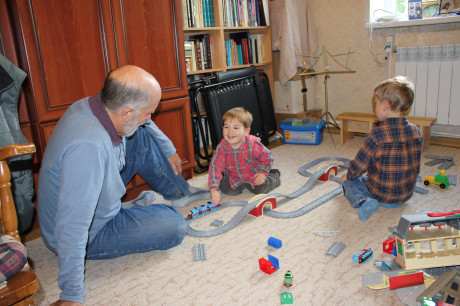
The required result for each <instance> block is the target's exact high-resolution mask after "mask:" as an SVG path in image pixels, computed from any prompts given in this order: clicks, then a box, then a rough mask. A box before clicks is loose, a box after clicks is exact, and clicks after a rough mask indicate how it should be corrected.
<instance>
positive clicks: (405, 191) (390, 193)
mask: <svg viewBox="0 0 460 306" xmlns="http://www.w3.org/2000/svg"><path fill="white" fill-rule="evenodd" d="M422 143H423V138H422V135H421V133H420V131H419V129H418V128H417V127H416V126H415V125H413V124H411V123H409V121H407V118H406V117H400V118H387V119H385V120H384V121H382V122H380V124H379V126H378V127H376V128H374V129H372V130H371V131H370V133H369V135H367V137H366V139H365V140H364V144H363V146H362V147H361V149H360V150H359V152H358V154H357V155H356V157H355V158H354V159H353V160H352V161H351V162H350V167H349V168H348V174H347V179H348V180H353V179H356V178H358V177H360V176H361V175H363V174H364V173H365V172H366V171H367V177H368V180H367V182H366V187H367V189H368V190H369V192H370V193H371V195H372V196H373V197H374V198H375V199H376V200H377V201H379V202H381V203H386V204H403V203H404V202H406V201H407V200H409V199H410V198H411V197H412V194H413V193H414V189H415V182H416V179H417V176H418V174H419V173H420V158H421V154H422Z"/></svg>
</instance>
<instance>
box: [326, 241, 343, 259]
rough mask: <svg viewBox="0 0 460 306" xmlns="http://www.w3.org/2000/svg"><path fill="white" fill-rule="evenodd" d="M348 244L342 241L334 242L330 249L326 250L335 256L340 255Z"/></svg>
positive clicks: (327, 253)
mask: <svg viewBox="0 0 460 306" xmlns="http://www.w3.org/2000/svg"><path fill="white" fill-rule="evenodd" d="M345 247H346V244H345V243H342V242H334V243H333V244H332V245H331V246H330V247H329V249H327V251H326V255H333V256H335V257H337V256H339V254H340V253H342V251H343V249H345Z"/></svg>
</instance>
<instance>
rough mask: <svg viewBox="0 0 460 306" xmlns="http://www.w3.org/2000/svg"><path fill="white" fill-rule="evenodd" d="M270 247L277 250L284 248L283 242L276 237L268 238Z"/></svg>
mask: <svg viewBox="0 0 460 306" xmlns="http://www.w3.org/2000/svg"><path fill="white" fill-rule="evenodd" d="M267 242H268V245H269V246H271V247H273V248H275V249H279V248H281V247H282V246H283V243H282V242H281V240H279V239H277V238H275V237H270V238H268V241H267Z"/></svg>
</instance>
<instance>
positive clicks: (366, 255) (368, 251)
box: [353, 248, 374, 264]
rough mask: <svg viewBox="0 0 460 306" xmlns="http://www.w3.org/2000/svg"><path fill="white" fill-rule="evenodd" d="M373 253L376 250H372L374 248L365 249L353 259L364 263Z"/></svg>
mask: <svg viewBox="0 0 460 306" xmlns="http://www.w3.org/2000/svg"><path fill="white" fill-rule="evenodd" d="M372 255H374V251H372V249H370V248H369V249H364V250H362V251H361V252H359V253H358V254H355V255H353V261H356V262H357V263H360V264H362V263H365V262H366V261H368V260H369V259H370V258H371V257H372Z"/></svg>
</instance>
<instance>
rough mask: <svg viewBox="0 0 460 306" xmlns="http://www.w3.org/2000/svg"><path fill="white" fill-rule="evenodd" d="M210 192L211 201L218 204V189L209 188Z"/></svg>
mask: <svg viewBox="0 0 460 306" xmlns="http://www.w3.org/2000/svg"><path fill="white" fill-rule="evenodd" d="M210 193H211V201H212V203H214V205H217V204H219V203H220V193H219V189H211V190H210Z"/></svg>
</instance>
